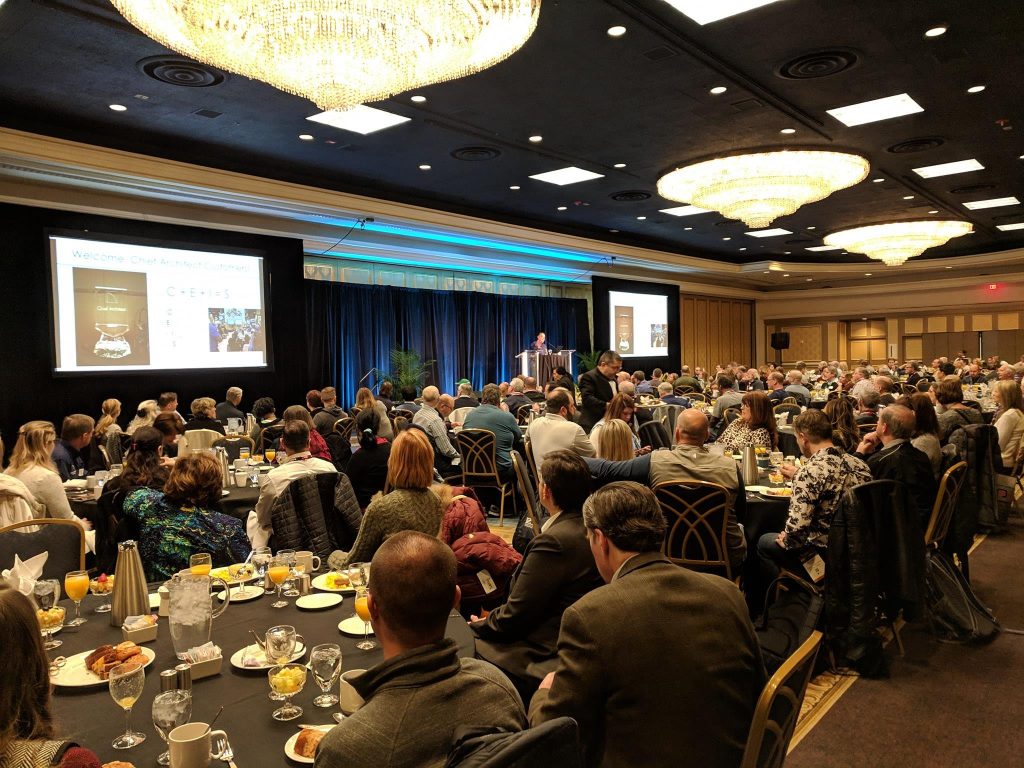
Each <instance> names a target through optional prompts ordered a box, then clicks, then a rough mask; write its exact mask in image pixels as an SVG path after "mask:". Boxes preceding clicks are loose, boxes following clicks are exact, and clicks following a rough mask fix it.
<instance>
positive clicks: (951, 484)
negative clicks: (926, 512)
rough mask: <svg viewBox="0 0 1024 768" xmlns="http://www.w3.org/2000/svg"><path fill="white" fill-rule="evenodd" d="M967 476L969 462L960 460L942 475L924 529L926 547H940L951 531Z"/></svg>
mask: <svg viewBox="0 0 1024 768" xmlns="http://www.w3.org/2000/svg"><path fill="white" fill-rule="evenodd" d="M966 477H967V462H966V461H959V462H957V463H956V464H954V465H953V466H951V467H950V468H949V469H947V470H946V472H945V474H943V475H942V480H940V481H939V492H938V493H937V494H936V495H935V504H934V506H932V513H931V515H930V516H929V518H928V526H927V527H926V528H925V531H924V545H925V548H926V549H938V548H939V547H940V546H941V545H942V540H943V539H944V538H946V533H947V532H948V531H949V523H950V521H951V520H952V519H953V513H954V512H955V511H956V503H957V500H958V499H959V498H960V489H961V488H962V487H963V484H964V480H965V479H966Z"/></svg>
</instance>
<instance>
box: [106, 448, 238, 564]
mask: <svg viewBox="0 0 1024 768" xmlns="http://www.w3.org/2000/svg"><path fill="white" fill-rule="evenodd" d="M220 491H221V465H220V463H219V462H218V461H217V459H215V458H214V457H213V456H211V455H210V454H208V453H193V454H189V455H188V456H182V457H180V458H179V459H178V460H177V461H176V462H175V463H174V467H173V468H172V469H171V473H170V475H169V476H168V478H167V483H166V484H165V485H164V489H163V490H162V491H158V490H155V489H153V488H140V489H139V490H137V491H134V492H133V493H131V494H129V495H128V498H126V499H125V502H124V512H125V515H126V516H127V517H129V518H132V519H134V520H135V521H136V522H137V523H138V525H139V528H140V534H139V553H140V554H141V555H142V564H143V567H144V568H145V570H146V579H147V580H148V581H163V580H166V579H169V578H170V577H171V576H173V575H174V574H176V573H177V572H178V571H180V570H183V569H185V568H188V561H189V558H190V557H191V556H192V555H194V554H195V553H196V552H209V553H210V554H211V555H212V556H213V565H214V566H222V565H230V564H232V563H237V562H241V561H242V560H245V558H246V556H247V555H248V554H249V540H248V538H246V535H245V528H244V526H243V525H242V522H241V521H240V520H237V519H235V518H233V517H230V516H229V515H225V514H221V513H220V512H214V511H213V506H214V505H215V504H216V503H217V501H218V500H219V499H220Z"/></svg>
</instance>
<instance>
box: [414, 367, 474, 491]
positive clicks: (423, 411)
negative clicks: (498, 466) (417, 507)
mask: <svg viewBox="0 0 1024 768" xmlns="http://www.w3.org/2000/svg"><path fill="white" fill-rule="evenodd" d="M445 397H448V396H447V395H445ZM441 398H442V395H441V392H440V390H438V388H437V387H434V386H430V387H424V388H423V405H422V407H421V408H420V409H419V410H418V411H416V415H414V416H413V417H412V423H413V424H415V425H416V426H418V427H422V429H423V431H424V432H426V433H427V437H429V438H430V442H431V443H432V444H433V446H434V466H435V467H436V468H437V471H438V472H440V473H441V474H442V475H443V476H445V477H448V476H450V475H455V474H459V473H460V472H461V471H462V470H461V469H460V468H459V461H460V459H459V452H458V451H457V450H455V447H454V446H453V445H452V442H451V440H449V439H448V428H447V427H446V426H445V424H444V417H445V415H446V413H445V411H447V413H451V408H449V407H448V402H447V401H442V399H441Z"/></svg>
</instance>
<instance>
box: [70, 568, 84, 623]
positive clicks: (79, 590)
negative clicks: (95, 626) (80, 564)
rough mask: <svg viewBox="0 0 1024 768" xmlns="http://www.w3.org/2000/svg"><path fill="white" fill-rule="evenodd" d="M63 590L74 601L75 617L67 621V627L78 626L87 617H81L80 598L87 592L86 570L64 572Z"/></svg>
mask: <svg viewBox="0 0 1024 768" xmlns="http://www.w3.org/2000/svg"><path fill="white" fill-rule="evenodd" d="M64 591H65V592H66V593H67V595H68V597H70V598H71V599H72V600H74V601H75V618H73V619H72V620H71V621H69V622H68V623H67V625H68V626H69V627H80V626H82V625H83V624H85V622H86V621H87V619H83V618H82V615H81V614H82V598H83V597H85V596H86V595H87V594H89V573H88V571H68V572H67V573H66V574H64Z"/></svg>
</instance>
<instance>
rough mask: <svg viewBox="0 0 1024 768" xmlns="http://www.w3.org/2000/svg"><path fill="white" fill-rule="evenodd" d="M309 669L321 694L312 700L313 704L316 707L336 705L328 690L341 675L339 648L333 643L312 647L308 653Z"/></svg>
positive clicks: (336, 700) (332, 695) (334, 697)
mask: <svg viewBox="0 0 1024 768" xmlns="http://www.w3.org/2000/svg"><path fill="white" fill-rule="evenodd" d="M309 669H310V671H311V672H312V673H313V680H314V681H316V684H317V685H318V686H319V687H320V691H321V693H322V695H321V696H317V697H316V698H315V699H313V703H314V704H315V705H316V706H318V707H333V706H334V705H335V704H337V703H338V697H337V696H335V695H334V694H333V693H330V690H331V689H332V688H333V687H334V684H335V683H337V682H338V677H339V676H340V675H341V646H340V645H336V644H335V643H325V644H323V645H314V646H313V650H311V651H310V652H309Z"/></svg>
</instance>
